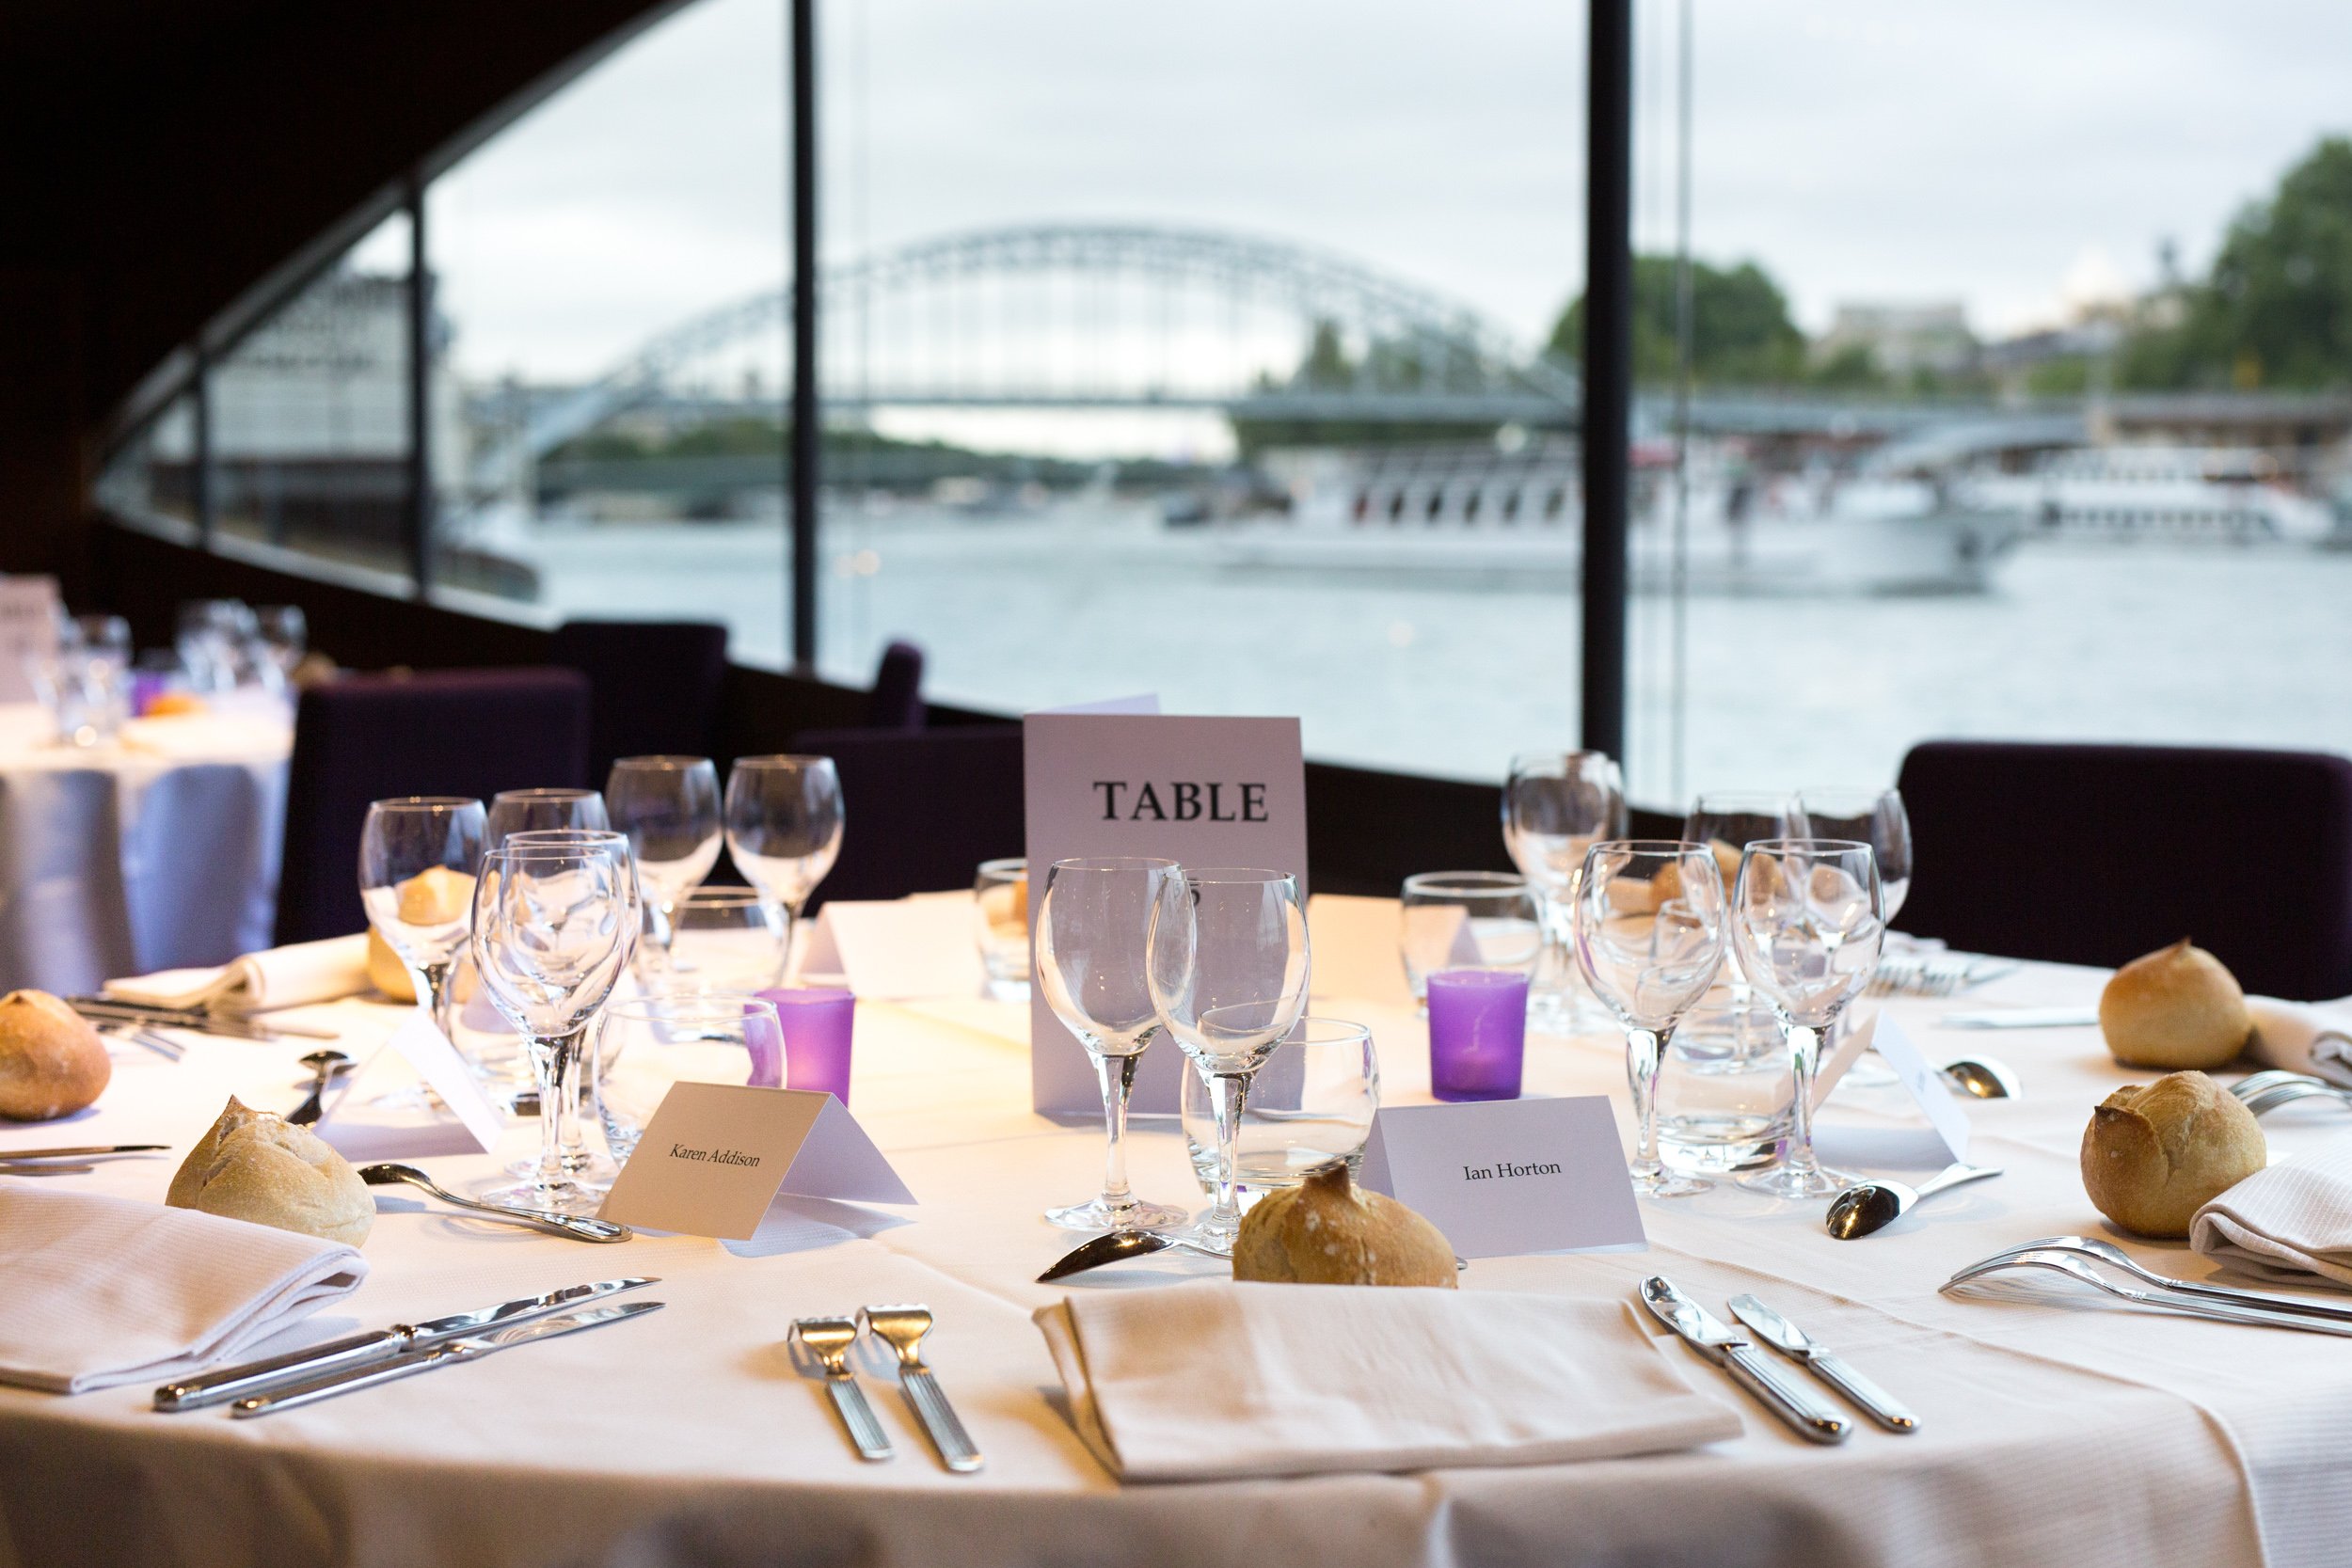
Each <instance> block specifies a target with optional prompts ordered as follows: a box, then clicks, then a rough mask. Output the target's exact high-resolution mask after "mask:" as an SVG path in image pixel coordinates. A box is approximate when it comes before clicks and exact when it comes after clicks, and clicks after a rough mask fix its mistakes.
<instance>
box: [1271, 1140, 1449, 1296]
mask: <svg viewBox="0 0 2352 1568" xmlns="http://www.w3.org/2000/svg"><path fill="white" fill-rule="evenodd" d="M1233 1277H1234V1278H1235V1279H1248V1280H1270V1281H1276V1282H1279V1283H1284V1284H1296V1285H1434V1286H1438V1287H1440V1288H1441V1289H1444V1290H1448V1291H1451V1290H1453V1289H1454V1248H1453V1246H1452V1244H1451V1243H1448V1242H1447V1241H1446V1239H1445V1237H1444V1236H1443V1235H1442V1234H1441V1233H1440V1232H1439V1231H1438V1227H1436V1226H1434V1225H1431V1224H1430V1223H1429V1222H1428V1221H1427V1220H1425V1219H1422V1217H1421V1216H1420V1215H1419V1214H1416V1213H1415V1212H1413V1211H1411V1210H1410V1209H1407V1208H1406V1207H1405V1205H1403V1204H1402V1203H1399V1202H1397V1200H1396V1199H1394V1198H1392V1197H1390V1196H1386V1195H1385V1194H1381V1193H1375V1192H1368V1191H1366V1190H1365V1189H1364V1188H1361V1187H1359V1186H1357V1185H1355V1183H1353V1182H1352V1181H1350V1180H1348V1176H1347V1165H1346V1164H1345V1163H1344V1162H1341V1163H1337V1164H1332V1165H1331V1166H1330V1167H1329V1168H1327V1169H1325V1170H1319V1171H1317V1172H1315V1173H1314V1174H1313V1175H1312V1176H1310V1177H1308V1178H1307V1180H1306V1183H1305V1184H1304V1185H1303V1186H1297V1187H1293V1188H1291V1189H1290V1190H1289V1191H1287V1192H1279V1193H1268V1194H1267V1195H1266V1196H1263V1197H1262V1198H1260V1199H1259V1200H1258V1205H1257V1207H1256V1208H1254V1209H1252V1210H1250V1211H1249V1212H1248V1213H1247V1214H1245V1215H1243V1216H1242V1222H1241V1235H1240V1236H1239V1237H1238V1238H1236V1239H1235V1241H1234V1243H1233Z"/></svg>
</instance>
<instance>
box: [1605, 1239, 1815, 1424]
mask: <svg viewBox="0 0 2352 1568" xmlns="http://www.w3.org/2000/svg"><path fill="white" fill-rule="evenodd" d="M1642 1305H1643V1306H1645V1307H1648V1308H1649V1309H1650V1314H1651V1315H1652V1316H1653V1317H1655V1318H1656V1319H1657V1320H1658V1321H1659V1322H1660V1323H1664V1324H1665V1325H1666V1326H1667V1327H1668V1328H1671V1329H1673V1330H1674V1331H1675V1332H1676V1333H1677V1334H1679V1335H1681V1336H1682V1338H1683V1339H1684V1341H1685V1342H1686V1343H1688V1344H1689V1345H1690V1347H1691V1348H1692V1350H1695V1351H1697V1352H1698V1353H1699V1354H1701V1355H1703V1356H1705V1357H1707V1359H1708V1360H1709V1361H1712V1362H1713V1363H1715V1365H1717V1366H1718V1367H1721V1368H1722V1369H1723V1370H1724V1371H1725V1372H1727V1373H1729V1374H1730V1377H1731V1380H1732V1382H1734V1383H1737V1384H1738V1385H1740V1387H1742V1388H1745V1389H1746V1390H1747V1391H1748V1392H1749V1393H1751V1394H1753V1395H1755V1396H1756V1399H1757V1400H1758V1401H1760V1402H1762V1403H1763V1405H1764V1407H1765V1408H1766V1409H1767V1410H1770V1411H1771V1412H1772V1414H1773V1415H1775V1416H1777V1417H1779V1418H1781V1419H1782V1420H1784V1421H1786V1422H1788V1425H1789V1426H1790V1427H1791V1428H1792V1429H1794V1431H1795V1432H1796V1433H1797V1435H1798V1436H1800V1437H1803V1438H1804V1439H1805V1440H1806V1441H1807V1442H1810V1443H1842V1442H1844V1441H1845V1440H1846V1436H1847V1434H1848V1433H1850V1432H1851V1431H1852V1428H1851V1427H1850V1426H1849V1425H1848V1424H1847V1422H1846V1418H1844V1417H1843V1416H1840V1415H1839V1414H1837V1412H1836V1411H1835V1410H1833V1409H1831V1408H1830V1407H1829V1406H1828V1405H1826V1404H1824V1403H1823V1402H1821V1401H1820V1400H1819V1399H1816V1398H1815V1397H1814V1395H1813V1391H1812V1390H1811V1389H1810V1388H1807V1387H1805V1386H1804V1385H1803V1384H1801V1383H1799V1382H1797V1381H1796V1379H1794V1378H1792V1377H1790V1376H1789V1375H1788V1373H1787V1372H1785V1371H1782V1370H1780V1368H1779V1367H1777V1366H1775V1365H1773V1363H1772V1358H1771V1357H1770V1356H1767V1355H1766V1354H1764V1353H1763V1352H1762V1351H1759V1350H1757V1349H1756V1347H1755V1346H1754V1345H1752V1344H1750V1343H1749V1342H1748V1341H1747V1340H1745V1339H1743V1338H1740V1336H1739V1335H1737V1334H1734V1333H1733V1332H1732V1331H1731V1330H1730V1328H1729V1327H1727V1326H1726V1325H1725V1324H1724V1323H1723V1322H1722V1320H1720V1319H1718V1318H1717V1317H1716V1316H1715V1315H1714V1314H1713V1313H1711V1312H1709V1311H1708V1309H1707V1308H1706V1307H1701V1306H1700V1305H1699V1304H1698V1303H1697V1302H1695V1301H1692V1299H1691V1298H1690V1297H1689V1296H1686V1295H1684V1294H1683V1293H1682V1292H1681V1291H1678V1290H1677V1289H1676V1288H1675V1285H1674V1282H1673V1281H1672V1280H1669V1279H1667V1278H1666V1277H1665V1276H1664V1275H1655V1274H1654V1275H1650V1276H1649V1277H1648V1278H1647V1279H1645V1280H1643V1281H1642Z"/></svg>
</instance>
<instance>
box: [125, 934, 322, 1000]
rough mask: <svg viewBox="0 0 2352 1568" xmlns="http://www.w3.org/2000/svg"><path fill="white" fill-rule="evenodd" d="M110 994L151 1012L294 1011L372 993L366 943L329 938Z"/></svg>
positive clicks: (134, 982) (149, 978) (130, 982)
mask: <svg viewBox="0 0 2352 1568" xmlns="http://www.w3.org/2000/svg"><path fill="white" fill-rule="evenodd" d="M105 989H106V994H107V995H108V996H115V997H119V998H121V999H122V1000H123V1001H125V1002H142V1003H145V1004H146V1005H148V1006H152V1007H209V1006H214V1005H215V1004H218V1005H221V1006H233V1007H244V1008H254V1007H293V1006H301V1005H302V1004H303V1003H306V1002H331V1001H333V1000H334V999H335V998H337V997H339V996H350V995H353V994H355V993H357V992H358V991H363V990H367V989H368V938H367V933H366V932H364V931H362V932H361V933H360V934H359V935H358V936H354V937H328V938H327V939H326V941H324V942H295V943H294V945H292V946H290V947H272V948H268V949H265V950H264V951H262V952H259V953H247V954H246V956H245V957H244V958H239V959H237V960H236V961H235V962H234V963H228V964H223V965H221V966H220V967H219V968H218V969H165V970H158V971H156V972H155V973H154V974H141V975H137V976H135V977H134V978H131V979H127V980H109V981H107V982H106V988H105Z"/></svg>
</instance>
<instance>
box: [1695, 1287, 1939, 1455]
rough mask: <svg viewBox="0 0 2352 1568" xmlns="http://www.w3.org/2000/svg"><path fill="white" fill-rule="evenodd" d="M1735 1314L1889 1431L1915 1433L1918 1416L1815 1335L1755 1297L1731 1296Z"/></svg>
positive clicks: (1770, 1343) (1784, 1353)
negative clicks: (1836, 1354) (1818, 1343)
mask: <svg viewBox="0 0 2352 1568" xmlns="http://www.w3.org/2000/svg"><path fill="white" fill-rule="evenodd" d="M1731 1311H1732V1316H1734V1317H1736V1318H1738V1319H1739V1320H1740V1322H1741V1323H1745V1324H1747V1325H1748V1326H1749V1327H1750V1328H1752V1329H1754V1330H1756V1333H1757V1334H1758V1335H1759V1336H1761V1337H1762V1338H1763V1340H1764V1342H1765V1343H1766V1344H1768V1345H1770V1346H1772V1348H1773V1349H1774V1350H1776V1351H1778V1352H1780V1354H1783V1355H1785V1356H1787V1357H1788V1359H1789V1360H1791V1361H1794V1362H1795V1363H1796V1364H1797V1365H1798V1366H1800V1367H1803V1368H1804V1370H1806V1371H1808V1372H1811V1373H1812V1374H1813V1375H1814V1376H1815V1377H1818V1378H1820V1380H1821V1381H1822V1382H1823V1383H1826V1384H1828V1385H1829V1386H1831V1387H1833V1388H1835V1389H1836V1390H1837V1391H1838V1392H1839V1393H1840V1394H1843V1395H1844V1396H1845V1397H1846V1398H1847V1399H1848V1400H1849V1401H1851V1402H1852V1403H1853V1405H1854V1407H1855V1408H1856V1409H1858V1410H1860V1411H1861V1412H1862V1413H1863V1414H1864V1415H1865V1416H1867V1417H1869V1418H1870V1419H1872V1420H1874V1421H1876V1422H1877V1423H1878V1424H1879V1425H1881V1426H1883V1427H1884V1428H1885V1429H1886V1430H1887V1431H1889V1432H1916V1431H1918V1430H1919V1418H1918V1417H1916V1416H1914V1415H1913V1414H1912V1413H1911V1412H1910V1411H1908V1410H1906V1409H1904V1408H1903V1407H1902V1406H1901V1405H1899V1404H1898V1403H1896V1402H1895V1401H1894V1400H1893V1398H1892V1397H1890V1396H1889V1395H1888V1394H1887V1392H1886V1391H1885V1390H1884V1389H1883V1388H1881V1387H1880V1386H1878V1385H1877V1384H1875V1383H1873V1382H1871V1381H1870V1380H1869V1379H1868V1378H1867V1377H1864V1376H1863V1375H1862V1374H1861V1373H1860V1372H1858V1371H1855V1370H1853V1368H1852V1367H1851V1366H1850V1365H1848V1364H1847V1363H1846V1361H1844V1360H1843V1359H1842V1358H1840V1357H1838V1356H1835V1355H1832V1354H1830V1353H1829V1352H1827V1351H1825V1350H1823V1349H1822V1348H1821V1347H1820V1346H1819V1345H1817V1344H1815V1343H1814V1342H1813V1340H1812V1338H1810V1337H1809V1336H1808V1335H1807V1334H1806V1333H1805V1332H1804V1330H1803V1329H1801V1328H1799V1327H1798V1326H1797V1325H1796V1324H1795V1323H1790V1322H1789V1321H1788V1319H1787V1318H1784V1317H1782V1316H1781V1315H1780V1314H1779V1313H1777V1312H1775V1311H1773V1310H1772V1308H1771V1307H1767V1306H1765V1305H1764V1304H1763V1303H1762V1302H1760V1301H1758V1300H1756V1298H1755V1297H1754V1296H1734V1297H1732V1298H1731Z"/></svg>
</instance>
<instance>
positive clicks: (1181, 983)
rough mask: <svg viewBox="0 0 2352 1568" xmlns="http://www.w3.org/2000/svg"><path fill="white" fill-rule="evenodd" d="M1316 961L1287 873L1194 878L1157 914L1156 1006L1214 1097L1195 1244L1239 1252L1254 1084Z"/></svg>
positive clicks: (1231, 871)
mask: <svg viewBox="0 0 2352 1568" xmlns="http://www.w3.org/2000/svg"><path fill="white" fill-rule="evenodd" d="M1310 968H1311V958H1310V954H1309V951H1308V944H1307V906H1306V901H1305V899H1304V898H1303V897H1302V896H1301V895H1300V893H1299V888H1298V879H1297V878H1295V877H1294V876H1291V875H1290V874H1289V873H1287V872H1283V871H1268V870H1263V869H1258V868H1221V867H1220V868H1214V869H1209V870H1201V871H1185V872H1184V873H1182V874H1181V875H1180V876H1178V877H1173V878H1170V879H1168V882H1167V883H1166V884H1164V885H1163V886H1162V887H1161V888H1160V890H1159V900H1158V903H1157V904H1156V905H1155V906H1154V908H1153V911H1152V962H1151V975H1152V1007H1153V1008H1154V1010H1155V1011H1156V1012H1157V1013H1158V1015H1159V1019H1160V1022H1162V1023H1164V1024H1166V1025H1167V1026H1168V1029H1169V1030H1170V1031H1172V1032H1173V1033H1174V1034H1175V1036H1176V1043H1177V1044H1179V1045H1181V1046H1183V1047H1184V1054H1185V1055H1186V1056H1189V1057H1190V1058H1192V1065H1193V1068H1194V1069H1195V1070H1197V1071H1198V1072H1199V1073H1200V1076H1201V1078H1202V1079H1203V1081H1204V1082H1205V1083H1206V1084H1207V1085H1208V1088H1209V1093H1210V1109H1211V1110H1212V1111H1213V1112H1214V1113H1215V1114H1216V1207H1214V1208H1212V1209H1211V1210H1209V1211H1208V1212H1206V1213H1204V1214H1202V1215H1201V1216H1200V1219H1199V1220H1197V1221H1196V1222H1194V1224H1193V1225H1192V1227H1190V1229H1188V1230H1187V1231H1186V1232H1185V1238H1186V1240H1188V1241H1190V1242H1191V1243H1194V1244H1195V1245H1197V1246H1200V1247H1205V1248H1207V1249H1209V1250H1211V1251H1215V1252H1222V1253H1230V1252H1232V1247H1233V1238H1234V1237H1235V1235H1237V1234H1238V1233H1239V1232H1240V1229H1241V1208H1240V1205H1239V1204H1238V1202H1237V1201H1236V1194H1235V1191H1234V1177H1235V1172H1236V1168H1237V1164H1236V1162H1237V1157H1238V1153H1239V1139H1240V1135H1241V1116H1242V1109H1243V1106H1244V1105H1245V1104H1246V1103H1247V1102H1248V1096H1249V1080H1250V1078H1251V1077H1252V1076H1253V1075H1254V1074H1255V1073H1256V1072H1257V1070H1258V1069H1259V1067H1260V1066H1261V1065H1263V1063H1264V1061H1265V1059H1266V1055H1267V1053H1270V1052H1272V1051H1273V1049H1274V1048H1275V1046H1276V1045H1278V1044H1279V1043H1280V1042H1281V1040H1282V1039H1283V1037H1285V1036H1287V1035H1289V1033H1290V1032H1291V1028H1292V1026H1293V1025H1294V1024H1295V1023H1297V1022H1298V1019H1299V1015H1300V1014H1301V1013H1303V1012H1305V1011H1306V1007H1307V983H1308V974H1309V970H1310Z"/></svg>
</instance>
